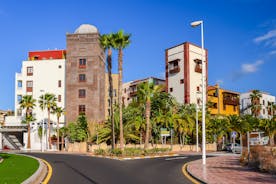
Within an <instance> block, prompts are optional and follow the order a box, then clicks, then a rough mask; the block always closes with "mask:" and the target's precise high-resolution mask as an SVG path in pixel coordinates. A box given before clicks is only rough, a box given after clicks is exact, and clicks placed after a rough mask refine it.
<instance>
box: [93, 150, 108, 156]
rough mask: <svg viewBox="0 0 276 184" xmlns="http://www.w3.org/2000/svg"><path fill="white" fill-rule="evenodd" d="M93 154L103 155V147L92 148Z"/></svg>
mask: <svg viewBox="0 0 276 184" xmlns="http://www.w3.org/2000/svg"><path fill="white" fill-rule="evenodd" d="M94 153H95V155H105V150H104V149H96V150H94Z"/></svg>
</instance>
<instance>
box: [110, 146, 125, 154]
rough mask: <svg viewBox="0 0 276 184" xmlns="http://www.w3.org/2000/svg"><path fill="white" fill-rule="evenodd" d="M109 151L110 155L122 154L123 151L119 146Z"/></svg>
mask: <svg viewBox="0 0 276 184" xmlns="http://www.w3.org/2000/svg"><path fill="white" fill-rule="evenodd" d="M109 153H110V155H111V156H114V155H115V156H122V154H123V152H122V150H121V149H120V148H115V149H113V150H111V149H110V150H109Z"/></svg>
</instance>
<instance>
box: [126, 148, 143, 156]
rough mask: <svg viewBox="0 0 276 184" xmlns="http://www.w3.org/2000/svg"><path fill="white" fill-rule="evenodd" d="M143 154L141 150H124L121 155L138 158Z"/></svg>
mask: <svg viewBox="0 0 276 184" xmlns="http://www.w3.org/2000/svg"><path fill="white" fill-rule="evenodd" d="M143 153H144V150H143V149H141V148H125V149H124V152H123V155H124V156H140V155H142V154H143Z"/></svg>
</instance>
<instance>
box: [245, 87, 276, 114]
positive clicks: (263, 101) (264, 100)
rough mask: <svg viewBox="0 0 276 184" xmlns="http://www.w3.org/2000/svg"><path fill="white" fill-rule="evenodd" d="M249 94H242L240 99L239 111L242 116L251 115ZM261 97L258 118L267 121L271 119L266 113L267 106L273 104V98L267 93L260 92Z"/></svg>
mask: <svg viewBox="0 0 276 184" xmlns="http://www.w3.org/2000/svg"><path fill="white" fill-rule="evenodd" d="M250 94H251V92H246V93H242V94H241V97H240V111H241V113H242V114H252V112H251V109H250V105H251V99H250ZM261 95H262V97H261V98H260V106H261V110H260V114H259V118H263V119H267V118H271V115H269V113H268V108H269V104H270V103H271V102H272V103H274V104H275V96H272V95H270V94H268V93H264V92H261Z"/></svg>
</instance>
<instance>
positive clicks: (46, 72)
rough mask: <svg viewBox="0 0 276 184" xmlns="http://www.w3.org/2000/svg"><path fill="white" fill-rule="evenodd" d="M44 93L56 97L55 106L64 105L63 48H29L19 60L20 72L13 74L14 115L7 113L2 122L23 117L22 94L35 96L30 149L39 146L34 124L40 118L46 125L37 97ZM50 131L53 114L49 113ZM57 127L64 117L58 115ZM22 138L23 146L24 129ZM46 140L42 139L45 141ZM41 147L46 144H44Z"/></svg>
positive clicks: (14, 122)
mask: <svg viewBox="0 0 276 184" xmlns="http://www.w3.org/2000/svg"><path fill="white" fill-rule="evenodd" d="M45 93H52V94H54V95H56V97H57V106H59V107H61V108H64V107H65V51H64V50H54V51H38V52H29V60H26V61H23V62H22V68H21V73H16V75H15V104H14V106H15V108H14V109H15V117H7V118H6V125H9V126H13V125H14V126H18V125H20V124H21V121H22V119H24V116H25V112H24V111H21V109H20V105H19V102H20V101H21V99H22V97H23V96H24V95H32V97H33V98H34V99H36V107H35V108H34V109H33V110H32V114H33V116H34V118H35V119H36V120H35V121H34V122H32V123H31V149H33V150H35V149H41V141H40V138H39V136H38V128H39V126H41V125H42V123H43V121H44V125H45V126H44V127H45V129H47V122H48V114H47V110H44V111H42V110H41V108H40V107H39V102H38V101H39V99H40V98H39V97H40V96H41V95H43V94H45ZM50 119H51V123H52V127H51V133H52V134H54V128H55V127H56V123H57V117H56V115H54V114H51V115H50ZM59 122H60V127H62V126H63V125H64V122H65V119H64V116H63V115H62V116H61V117H60V119H59ZM23 142H24V145H25V148H26V146H27V133H24V136H23ZM45 142H46V141H45ZM44 148H46V146H45V145H44Z"/></svg>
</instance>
